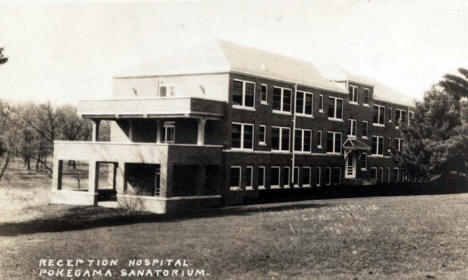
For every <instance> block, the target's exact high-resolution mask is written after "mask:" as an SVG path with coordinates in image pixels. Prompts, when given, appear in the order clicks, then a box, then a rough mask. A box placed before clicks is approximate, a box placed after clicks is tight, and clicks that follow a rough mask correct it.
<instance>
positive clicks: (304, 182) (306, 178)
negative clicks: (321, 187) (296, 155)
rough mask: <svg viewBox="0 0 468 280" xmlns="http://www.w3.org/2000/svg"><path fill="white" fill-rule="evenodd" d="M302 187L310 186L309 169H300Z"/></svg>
mask: <svg viewBox="0 0 468 280" xmlns="http://www.w3.org/2000/svg"><path fill="white" fill-rule="evenodd" d="M302 185H310V169H309V168H302Z"/></svg>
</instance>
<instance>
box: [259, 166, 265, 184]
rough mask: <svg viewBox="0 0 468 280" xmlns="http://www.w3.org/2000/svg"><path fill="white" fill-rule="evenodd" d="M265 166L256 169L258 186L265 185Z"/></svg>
mask: <svg viewBox="0 0 468 280" xmlns="http://www.w3.org/2000/svg"><path fill="white" fill-rule="evenodd" d="M264 178H265V168H259V169H258V185H259V186H264V185H265V181H264Z"/></svg>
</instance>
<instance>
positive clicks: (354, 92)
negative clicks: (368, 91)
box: [348, 85, 358, 104]
mask: <svg viewBox="0 0 468 280" xmlns="http://www.w3.org/2000/svg"><path fill="white" fill-rule="evenodd" d="M348 91H349V103H351V104H353V103H354V104H357V103H358V87H357V86H352V85H350V86H349V88H348Z"/></svg>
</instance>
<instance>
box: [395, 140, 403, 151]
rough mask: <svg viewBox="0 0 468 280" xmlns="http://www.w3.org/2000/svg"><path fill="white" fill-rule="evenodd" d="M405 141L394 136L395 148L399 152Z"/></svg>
mask: <svg viewBox="0 0 468 280" xmlns="http://www.w3.org/2000/svg"><path fill="white" fill-rule="evenodd" d="M404 141H405V140H403V139H401V138H393V148H394V149H395V150H397V151H398V152H401V149H402V147H403V143H404Z"/></svg>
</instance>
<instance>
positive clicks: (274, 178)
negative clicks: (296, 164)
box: [270, 166, 280, 189]
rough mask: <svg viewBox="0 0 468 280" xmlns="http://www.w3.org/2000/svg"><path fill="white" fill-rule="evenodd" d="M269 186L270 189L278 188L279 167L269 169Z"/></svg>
mask: <svg viewBox="0 0 468 280" xmlns="http://www.w3.org/2000/svg"><path fill="white" fill-rule="evenodd" d="M270 184H271V188H272V189H277V188H279V185H280V168H279V166H272V167H271V174H270Z"/></svg>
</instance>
